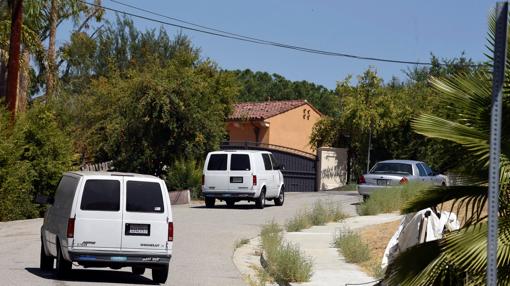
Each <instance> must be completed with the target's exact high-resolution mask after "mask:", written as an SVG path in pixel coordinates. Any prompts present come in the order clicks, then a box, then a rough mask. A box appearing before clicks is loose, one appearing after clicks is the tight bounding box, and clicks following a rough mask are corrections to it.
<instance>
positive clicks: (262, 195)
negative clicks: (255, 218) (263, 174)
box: [255, 190, 266, 209]
mask: <svg viewBox="0 0 510 286" xmlns="http://www.w3.org/2000/svg"><path fill="white" fill-rule="evenodd" d="M255 206H256V207H257V208H258V209H263V208H264V207H265V206H266V190H262V191H261V192H260V196H259V197H258V199H257V200H256V201H255Z"/></svg>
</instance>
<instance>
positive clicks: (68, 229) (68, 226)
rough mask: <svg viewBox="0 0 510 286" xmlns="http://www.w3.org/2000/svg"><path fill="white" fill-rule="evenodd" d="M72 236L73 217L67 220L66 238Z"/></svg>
mask: <svg viewBox="0 0 510 286" xmlns="http://www.w3.org/2000/svg"><path fill="white" fill-rule="evenodd" d="M73 237H74V218H70V219H68V220H67V238H73Z"/></svg>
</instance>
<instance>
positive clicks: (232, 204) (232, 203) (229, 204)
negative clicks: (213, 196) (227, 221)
mask: <svg viewBox="0 0 510 286" xmlns="http://www.w3.org/2000/svg"><path fill="white" fill-rule="evenodd" d="M225 202H226V203H227V206H228V207H233V206H234V205H235V204H236V201H234V200H226V201H225Z"/></svg>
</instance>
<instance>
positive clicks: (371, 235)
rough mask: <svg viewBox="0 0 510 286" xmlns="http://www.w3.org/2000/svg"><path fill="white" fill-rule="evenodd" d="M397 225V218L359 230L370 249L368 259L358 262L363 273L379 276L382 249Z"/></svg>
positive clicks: (398, 221) (398, 223)
mask: <svg viewBox="0 0 510 286" xmlns="http://www.w3.org/2000/svg"><path fill="white" fill-rule="evenodd" d="M399 225H400V220H397V221H392V222H387V223H382V224H378V225H373V226H370V227H366V228H363V229H361V230H360V231H359V234H360V235H361V239H362V240H363V242H365V243H366V244H368V246H369V250H370V259H369V260H368V261H365V262H362V263H360V264H359V266H360V267H361V268H362V270H363V271H364V272H365V273H367V274H369V275H371V276H373V277H380V275H381V274H382V273H381V270H380V268H381V260H382V257H383V255H384V250H385V249H386V245H387V244H388V242H389V241H390V239H391V237H392V236H393V234H394V233H395V231H396V230H397V229H398V226H399Z"/></svg>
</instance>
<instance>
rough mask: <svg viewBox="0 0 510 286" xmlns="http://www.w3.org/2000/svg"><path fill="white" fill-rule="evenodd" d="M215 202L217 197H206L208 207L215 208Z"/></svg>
mask: <svg viewBox="0 0 510 286" xmlns="http://www.w3.org/2000/svg"><path fill="white" fill-rule="evenodd" d="M215 202H216V199H215V198H205V206H206V207H208V208H213V207H214V203H215Z"/></svg>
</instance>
